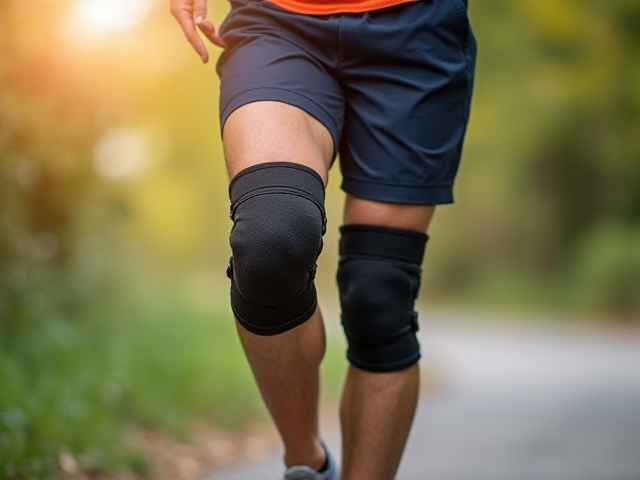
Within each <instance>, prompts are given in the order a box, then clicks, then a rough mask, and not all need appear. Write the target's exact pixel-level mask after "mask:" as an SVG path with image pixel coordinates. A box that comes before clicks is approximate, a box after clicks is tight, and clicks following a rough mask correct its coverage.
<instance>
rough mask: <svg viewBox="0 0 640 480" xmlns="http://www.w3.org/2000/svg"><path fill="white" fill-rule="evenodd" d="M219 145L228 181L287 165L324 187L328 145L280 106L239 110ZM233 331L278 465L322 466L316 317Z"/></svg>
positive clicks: (321, 345)
mask: <svg viewBox="0 0 640 480" xmlns="http://www.w3.org/2000/svg"><path fill="white" fill-rule="evenodd" d="M223 141H224V147H225V154H226V159H227V167H228V171H229V175H230V177H231V178H233V177H235V176H236V175H237V174H238V173H240V172H242V171H244V170H245V169H247V168H248V167H253V166H255V165H257V164H264V163H267V162H294V163H297V164H301V165H304V166H306V167H309V168H311V169H313V170H314V171H315V172H317V173H318V174H319V175H320V177H321V178H322V179H323V180H324V182H325V184H326V179H327V172H328V168H329V165H330V163H331V160H332V156H333V141H332V139H331V136H330V134H329V132H328V131H327V130H326V129H325V128H324V127H323V126H322V125H321V124H320V123H319V122H318V121H317V120H315V119H314V118H313V117H311V116H310V115H308V114H306V113H305V112H303V111H302V110H300V109H298V108H296V107H292V106H290V105H287V104H284V103H280V102H255V103H249V104H247V105H244V106H242V107H240V108H238V109H237V110H235V111H234V112H233V113H232V114H231V115H230V116H229V118H228V119H227V121H226V123H225V127H224V132H223ZM311 208H312V209H313V207H311ZM284 213H285V212H281V213H280V214H284ZM238 330H239V334H240V339H241V341H242V344H243V347H244V349H245V352H246V355H247V358H248V360H249V363H250V365H251V368H252V370H253V373H254V376H255V379H256V382H257V384H258V387H259V389H260V392H261V394H262V397H263V399H264V401H265V404H266V406H267V408H268V410H269V412H270V414H271V416H272V418H273V421H274V423H275V424H276V427H277V429H278V431H279V433H280V436H281V438H282V440H283V443H284V448H285V463H286V464H287V465H288V466H291V465H299V464H303V465H309V466H311V467H313V468H319V467H321V466H322V464H323V463H324V461H325V453H324V451H323V449H322V446H321V444H320V437H319V432H318V392H319V371H318V369H319V365H320V362H321V360H322V357H323V355H324V350H325V334H324V325H323V322H322V315H321V313H320V310H319V309H316V311H315V313H314V314H313V315H312V316H311V318H310V319H308V320H307V321H306V322H304V323H303V324H301V325H299V326H297V327H295V328H293V329H290V330H288V331H285V332H284V333H280V334H277V335H270V336H263V335H259V334H255V333H251V332H249V331H248V330H246V329H245V328H244V327H243V326H241V325H240V324H239V326H238Z"/></svg>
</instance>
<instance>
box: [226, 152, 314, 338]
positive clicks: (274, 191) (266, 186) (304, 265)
mask: <svg viewBox="0 0 640 480" xmlns="http://www.w3.org/2000/svg"><path fill="white" fill-rule="evenodd" d="M229 196H230V198H231V219H232V220H233V228H232V229H231V237H230V243H231V251H232V254H233V256H232V257H231V260H230V262H229V268H228V269H227V275H228V276H229V278H231V307H232V309H233V312H234V314H235V316H236V318H237V319H238V322H240V324H241V325H242V326H243V327H244V328H246V329H247V330H249V331H250V332H253V333H256V334H259V335H276V334H279V333H283V332H286V331H287V330H290V329H292V328H294V327H296V326H298V325H300V324H301V323H303V322H305V321H306V320H308V319H309V317H311V315H312V314H313V312H314V310H315V308H316V305H317V296H316V290H315V285H314V282H313V279H314V276H315V269H316V260H317V258H318V255H320V251H321V250H322V235H323V234H324V232H325V225H326V217H325V211H324V184H323V182H322V179H321V178H320V176H319V175H318V174H317V173H316V172H315V171H313V170H312V169H310V168H308V167H305V166H303V165H299V164H295V163H290V162H271V163H264V164H259V165H255V166H253V167H249V168H247V169H245V170H243V171H241V172H240V173H238V174H237V175H236V176H235V177H234V178H233V180H232V181H231V185H230V186H229Z"/></svg>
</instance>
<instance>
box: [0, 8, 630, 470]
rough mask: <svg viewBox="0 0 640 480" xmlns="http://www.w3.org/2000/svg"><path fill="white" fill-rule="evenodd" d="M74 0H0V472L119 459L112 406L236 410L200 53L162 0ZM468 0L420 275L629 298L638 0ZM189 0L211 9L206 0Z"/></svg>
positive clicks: (520, 290) (244, 413)
mask: <svg viewBox="0 0 640 480" xmlns="http://www.w3.org/2000/svg"><path fill="white" fill-rule="evenodd" d="M88 1H89V0H57V1H45V0H0V476H4V477H9V478H30V477H34V476H36V477H45V476H47V474H48V473H47V472H49V474H50V473H51V472H52V471H54V470H55V463H56V458H57V455H59V454H60V453H61V452H67V451H68V452H71V453H74V454H85V455H89V456H90V457H92V458H93V460H92V461H93V462H94V464H98V465H105V466H108V465H111V464H113V462H116V464H122V463H124V464H129V465H130V466H135V465H139V464H140V461H139V459H136V458H137V457H135V455H134V456H133V457H127V455H129V454H128V453H126V452H125V451H115V450H118V449H115V450H109V449H108V448H105V447H104V446H105V445H109V444H111V445H114V444H118V442H114V440H113V439H114V438H117V437H118V436H119V435H121V433H122V429H123V428H126V425H127V424H128V423H129V422H136V423H142V424H145V425H150V426H153V427H156V428H165V429H169V430H174V431H175V430H176V429H177V426H178V425H180V424H186V423H188V420H187V419H189V418H191V417H192V416H197V417H205V418H209V419H211V420H214V421H220V420H221V419H223V420H224V421H226V422H227V423H228V424H230V425H234V424H238V423H241V422H242V421H243V420H245V419H248V418H252V417H254V416H255V415H260V413H259V412H258V411H256V410H255V408H256V407H255V405H256V403H255V400H256V395H255V391H254V390H251V389H252V388H253V387H251V386H250V385H247V382H248V380H247V379H248V378H249V375H248V370H247V367H246V364H245V363H243V361H242V355H241V352H240V349H239V346H238V344H237V341H236V340H235V336H234V332H233V322H232V320H231V315H230V313H229V311H228V307H227V306H226V296H227V292H228V285H227V280H226V278H225V276H224V269H225V264H226V261H227V257H228V253H229V252H228V246H227V232H228V229H229V226H230V224H229V219H228V215H227V204H228V199H227V191H226V190H227V180H228V179H227V176H226V173H225V168H224V161H223V155H222V147H221V143H220V136H219V125H218V123H217V90H218V84H217V81H218V79H217V77H216V75H215V72H214V66H213V65H208V66H206V67H203V66H202V65H201V64H200V63H199V61H198V59H197V57H196V55H195V54H194V53H193V52H192V51H191V50H190V47H189V45H188V44H187V43H186V42H185V41H184V38H183V36H182V33H181V32H180V31H179V29H178V27H177V25H175V24H174V23H175V22H174V20H173V19H172V18H171V17H170V16H169V15H168V12H167V8H166V5H165V4H164V3H166V2H164V3H163V2H161V1H157V2H153V1H151V3H149V5H151V6H152V7H153V8H151V9H150V10H149V11H148V12H147V13H148V14H145V15H144V16H141V20H143V21H141V22H140V23H139V24H137V25H135V26H131V28H122V29H115V28H112V29H110V30H109V29H102V30H100V28H98V27H97V26H95V25H94V26H93V27H92V26H91V25H89V23H90V22H84V23H82V22H79V21H77V20H75V21H74V12H76V11H77V8H78V7H79V6H80V5H82V4H83V3H88ZM111 3H118V2H111ZM124 3H127V2H124ZM129 3H131V4H136V3H139V2H134V1H133V0H131V2H129ZM143 3H144V2H143ZM471 3H472V5H471V7H470V14H471V17H472V22H473V25H474V29H475V32H476V36H477V37H478V42H479V59H478V71H477V82H476V90H475V97H474V105H473V113H472V119H471V123H470V125H469V130H468V136H467V143H466V146H465V155H464V159H463V162H462V168H461V171H460V174H459V181H458V185H457V188H456V195H457V203H456V205H455V206H454V207H443V208H442V209H440V210H441V211H439V212H438V214H437V215H436V217H435V221H434V225H433V227H432V230H431V240H430V245H429V249H428V254H427V260H426V262H425V279H424V282H423V284H424V286H423V297H425V298H426V300H427V301H429V302H434V301H445V300H446V301H455V302H460V301H464V300H469V301H473V302H476V303H477V302H491V303H492V304H494V305H495V304H504V303H508V302H512V303H513V302H515V303H519V304H521V305H538V306H539V305H553V306H561V307H565V308H572V309H580V310H594V311H596V312H601V313H606V314H609V313H612V314H616V315H620V316H621V317H624V318H629V319H632V320H635V321H638V320H639V319H640V136H639V132H640V89H639V88H638V85H640V62H638V61H637V59H638V58H640V3H638V2H637V0H542V1H540V0H537V1H534V0H522V1H518V2H511V1H508V0H486V1H482V2H471ZM210 7H211V9H212V12H211V15H212V17H213V19H214V20H215V21H216V22H217V23H219V22H220V20H221V19H222V18H223V16H224V14H225V12H226V10H227V9H228V4H227V2H224V1H222V0H218V1H215V2H210ZM94 20H95V19H94ZM98 20H100V18H98ZM211 50H212V53H214V56H215V53H216V52H215V51H214V47H211ZM339 181H340V179H339V171H338V169H334V170H333V171H332V172H331V181H330V185H329V193H328V198H327V205H328V212H329V231H328V232H327V238H326V242H325V243H326V248H325V251H324V253H323V256H322V258H321V259H320V269H319V274H318V277H317V278H318V282H319V291H320V294H321V296H323V297H327V298H335V293H336V292H335V282H334V273H335V264H336V256H337V251H336V250H337V248H336V245H337V233H336V232H337V228H336V227H337V225H338V224H339V222H340V218H341V212H340V210H341V202H342V198H343V195H342V193H341V192H339V190H338V188H337V187H338V184H339ZM187 291H188V292H190V293H189V295H187V297H188V299H185V298H183V297H184V295H183V292H187ZM140 292H143V293H140ZM194 292H195V293H194ZM194 295H195V296H196V297H197V298H198V300H197V301H194V300H193V299H192V297H193V296H194ZM198 305H200V306H198ZM202 305H205V306H206V307H205V308H201V306H202ZM328 320H329V321H331V319H328ZM333 322H334V323H336V322H337V319H333ZM335 355H336V356H335V357H334V356H331V357H330V359H329V360H330V361H329V367H330V370H331V372H332V373H331V375H332V377H336V376H337V375H338V373H337V372H338V371H339V370H340V365H339V363H340V362H339V361H337V360H336V359H337V358H339V356H340V353H338V352H336V353H335ZM226 358H234V359H237V360H235V361H234V362H235V363H234V362H231V361H229V360H225V359H226ZM223 366H224V367H223ZM236 368H237V369H238V370H237V371H236ZM336 385H337V383H336ZM335 388H336V389H337V386H336V387H335ZM247 389H249V390H250V391H248V390H247ZM87 425H90V428H87ZM98 452H102V453H98ZM105 452H106V453H105ZM107 457H108V458H107ZM127 458H128V460H127ZM116 459H119V460H116Z"/></svg>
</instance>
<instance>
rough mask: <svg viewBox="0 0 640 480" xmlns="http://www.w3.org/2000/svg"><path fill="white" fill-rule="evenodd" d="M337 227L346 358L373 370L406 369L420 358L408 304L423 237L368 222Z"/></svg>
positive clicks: (415, 282)
mask: <svg viewBox="0 0 640 480" xmlns="http://www.w3.org/2000/svg"><path fill="white" fill-rule="evenodd" d="M340 231H341V232H342V238H341V240H340V266H339V268H338V288H339V290H340V302H341V305H342V325H343V327H344V331H345V335H346V337H347V342H348V346H349V349H348V352H347V358H348V359H349V361H350V362H351V363H352V364H353V365H355V366H357V367H359V368H362V369H364V370H369V371H373V372H391V371H396V370H402V369H404V368H407V367H410V366H411V365H413V364H414V363H416V362H417V361H418V360H419V359H420V345H419V344H418V339H417V338H416V332H417V331H418V316H417V313H416V312H415V311H414V310H413V308H414V302H415V299H416V297H417V295H418V289H419V288H420V275H421V267H420V265H421V263H422V258H423V256H424V250H425V246H426V242H427V239H428V237H427V235H425V234H423V233H420V232H415V231H412V230H405V229H400V228H391V227H381V226H373V225H346V226H343V227H342V228H341V229H340Z"/></svg>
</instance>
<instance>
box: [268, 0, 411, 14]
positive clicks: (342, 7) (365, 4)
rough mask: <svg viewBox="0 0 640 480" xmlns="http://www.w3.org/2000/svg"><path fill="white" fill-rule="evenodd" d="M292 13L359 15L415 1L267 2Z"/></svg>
mask: <svg viewBox="0 0 640 480" xmlns="http://www.w3.org/2000/svg"><path fill="white" fill-rule="evenodd" d="M269 1H270V2H271V3H275V4H276V5H278V6H279V7H282V8H284V9H286V10H291V11H292V12H298V13H306V14H312V15H327V14H332V13H346V12H349V13H359V12H368V11H370V10H378V9H380V8H386V7H391V6H393V5H399V4H401V3H408V2H414V1H416V0H316V1H314V0H269Z"/></svg>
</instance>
